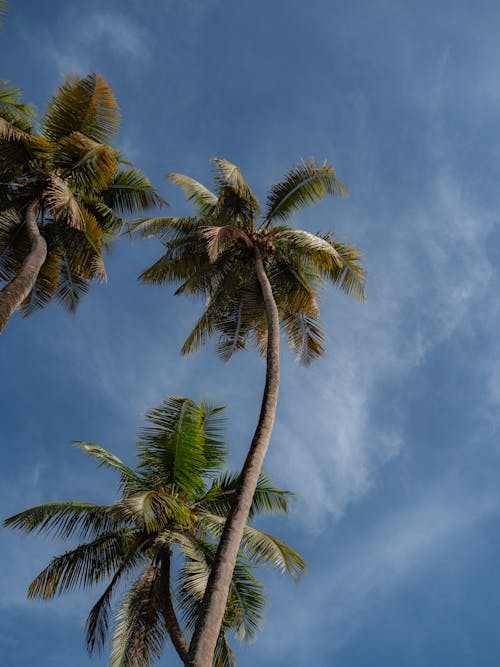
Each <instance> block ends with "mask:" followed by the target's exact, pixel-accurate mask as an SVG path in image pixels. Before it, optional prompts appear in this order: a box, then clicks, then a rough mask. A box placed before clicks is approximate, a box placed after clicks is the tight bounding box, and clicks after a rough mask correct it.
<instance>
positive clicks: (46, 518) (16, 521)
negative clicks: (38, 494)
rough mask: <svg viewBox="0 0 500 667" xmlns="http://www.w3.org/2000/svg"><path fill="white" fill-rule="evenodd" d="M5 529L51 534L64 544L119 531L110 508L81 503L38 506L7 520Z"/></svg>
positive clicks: (4, 523)
mask: <svg viewBox="0 0 500 667" xmlns="http://www.w3.org/2000/svg"><path fill="white" fill-rule="evenodd" d="M3 525H4V527H6V528H15V529H16V530H20V531H21V532H23V533H26V534H27V533H32V532H37V533H46V534H52V535H54V536H55V537H57V538H58V539H61V540H67V539H69V538H71V537H73V536H74V535H75V534H78V536H79V537H80V538H81V539H87V538H89V537H94V536H97V535H98V534H100V533H103V532H109V531H111V530H113V529H115V528H116V527H117V523H116V521H115V519H114V518H113V517H112V516H111V514H110V513H109V507H108V506H107V505H95V504H93V503H79V502H56V503H45V504H44V505H37V506H36V507H32V508H30V509H28V510H24V512H20V513H19V514H15V515H14V516H11V517H9V518H8V519H5V521H4V522H3Z"/></svg>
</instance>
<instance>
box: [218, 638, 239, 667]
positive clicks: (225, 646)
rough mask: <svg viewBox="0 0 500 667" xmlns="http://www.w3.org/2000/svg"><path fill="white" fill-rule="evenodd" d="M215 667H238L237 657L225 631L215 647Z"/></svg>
mask: <svg viewBox="0 0 500 667" xmlns="http://www.w3.org/2000/svg"><path fill="white" fill-rule="evenodd" d="M213 667H236V657H235V655H234V653H233V650H232V648H231V646H230V645H229V641H228V639H227V635H226V633H225V632H224V631H223V630H221V632H220V634H219V637H218V639H217V644H216V645H215V653H214V663H213Z"/></svg>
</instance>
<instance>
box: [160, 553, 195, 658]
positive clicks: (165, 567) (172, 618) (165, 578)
mask: <svg viewBox="0 0 500 667" xmlns="http://www.w3.org/2000/svg"><path fill="white" fill-rule="evenodd" d="M160 559H161V565H162V568H161V573H162V584H163V589H164V590H163V597H162V600H161V603H162V608H161V612H162V616H163V620H164V621H165V627H166V628H167V632H168V634H169V637H170V639H171V641H172V644H173V645H174V648H175V650H176V651H177V654H178V655H179V658H180V659H181V660H182V662H185V661H186V658H187V654H188V649H189V645H188V643H187V641H186V638H185V637H184V634H183V632H182V629H181V626H180V625H179V621H178V620H177V616H176V614H175V609H174V605H173V603H172V595H171V592H170V560H171V554H170V552H168V553H167V552H163V553H162V554H161V556H160Z"/></svg>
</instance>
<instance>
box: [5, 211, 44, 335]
mask: <svg viewBox="0 0 500 667" xmlns="http://www.w3.org/2000/svg"><path fill="white" fill-rule="evenodd" d="M36 207H37V205H36V202H32V203H31V204H30V205H29V206H28V208H27V209H26V213H25V216H24V224H25V226H26V230H27V232H28V237H29V239H30V241H31V250H30V252H29V254H28V255H27V257H26V259H25V260H24V262H23V263H22V265H21V268H20V270H19V273H18V274H17V276H16V277H15V278H14V280H12V281H11V282H10V283H9V284H8V285H6V286H5V287H4V288H3V289H2V291H1V292H0V334H1V333H2V331H3V330H4V329H5V326H6V325H7V322H8V321H9V319H10V316H11V315H12V313H13V312H14V311H15V310H16V308H18V307H19V306H20V305H21V304H22V302H23V301H24V299H25V298H26V297H27V296H28V294H29V293H30V292H31V290H32V289H33V285H34V284H35V282H36V279H37V277H38V273H39V271H40V269H41V268H42V265H43V263H44V262H45V259H46V258H47V242H46V241H45V239H44V238H43V236H42V235H41V234H40V230H39V229H38V225H37V222H36Z"/></svg>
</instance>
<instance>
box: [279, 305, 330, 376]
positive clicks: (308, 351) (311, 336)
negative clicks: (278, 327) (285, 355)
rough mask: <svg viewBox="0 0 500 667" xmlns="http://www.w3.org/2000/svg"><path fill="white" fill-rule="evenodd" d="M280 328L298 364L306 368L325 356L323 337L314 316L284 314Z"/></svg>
mask: <svg viewBox="0 0 500 667" xmlns="http://www.w3.org/2000/svg"><path fill="white" fill-rule="evenodd" d="M282 326H283V329H284V331H285V334H286V336H287V339H288V344H289V345H290V347H291V349H292V351H293V352H294V353H295V360H296V361H297V362H298V363H300V364H302V365H304V366H308V365H309V364H310V363H311V362H312V361H313V360H314V359H317V358H318V357H321V356H323V355H324V354H325V348H324V346H323V342H324V340H325V335H324V333H323V331H322V330H321V327H320V324H319V318H318V317H315V316H314V314H311V315H304V314H297V313H284V314H283V317H282Z"/></svg>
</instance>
